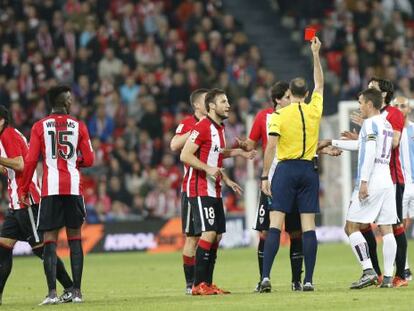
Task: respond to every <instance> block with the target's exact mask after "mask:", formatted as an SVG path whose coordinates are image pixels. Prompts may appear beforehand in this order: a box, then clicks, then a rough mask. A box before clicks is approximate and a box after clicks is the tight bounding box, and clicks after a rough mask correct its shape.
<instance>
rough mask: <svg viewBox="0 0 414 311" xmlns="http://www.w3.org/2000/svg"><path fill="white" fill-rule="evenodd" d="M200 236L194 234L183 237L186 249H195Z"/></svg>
mask: <svg viewBox="0 0 414 311" xmlns="http://www.w3.org/2000/svg"><path fill="white" fill-rule="evenodd" d="M199 239H200V238H199V237H196V236H189V237H187V238H186V239H185V246H186V247H187V248H188V249H195V248H196V247H197V243H198V240H199Z"/></svg>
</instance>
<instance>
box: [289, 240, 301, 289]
mask: <svg viewBox="0 0 414 311" xmlns="http://www.w3.org/2000/svg"><path fill="white" fill-rule="evenodd" d="M289 253H290V267H291V269H292V282H300V281H301V277H300V276H301V274H302V263H303V252H302V237H299V238H292V239H291V240H290V251H289Z"/></svg>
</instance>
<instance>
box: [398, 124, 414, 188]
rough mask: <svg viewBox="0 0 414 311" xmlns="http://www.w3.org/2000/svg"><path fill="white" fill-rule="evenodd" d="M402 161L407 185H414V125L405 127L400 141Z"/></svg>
mask: <svg viewBox="0 0 414 311" xmlns="http://www.w3.org/2000/svg"><path fill="white" fill-rule="evenodd" d="M400 161H401V167H402V171H403V175H404V180H405V183H406V184H413V183H414V123H413V122H411V121H410V122H409V124H408V126H406V127H404V129H403V131H402V134H401V140H400Z"/></svg>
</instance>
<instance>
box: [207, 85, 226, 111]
mask: <svg viewBox="0 0 414 311" xmlns="http://www.w3.org/2000/svg"><path fill="white" fill-rule="evenodd" d="M219 95H226V92H224V91H223V90H222V89H217V88H216V89H211V90H210V91H208V92H207V94H206V99H205V101H204V104H205V106H206V110H207V112H210V105H209V104H210V103H216V97H217V96H219Z"/></svg>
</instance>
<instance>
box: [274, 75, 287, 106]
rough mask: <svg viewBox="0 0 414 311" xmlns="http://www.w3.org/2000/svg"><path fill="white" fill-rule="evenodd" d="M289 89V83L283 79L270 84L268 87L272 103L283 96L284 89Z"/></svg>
mask: <svg viewBox="0 0 414 311" xmlns="http://www.w3.org/2000/svg"><path fill="white" fill-rule="evenodd" d="M288 89H289V83H287V82H285V81H279V82H276V83H275V84H273V85H272V87H271V88H270V98H271V100H272V103H273V104H274V105H275V106H276V104H277V103H276V99H281V98H283V96H285V93H286V91H287V90H288Z"/></svg>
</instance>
